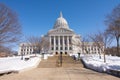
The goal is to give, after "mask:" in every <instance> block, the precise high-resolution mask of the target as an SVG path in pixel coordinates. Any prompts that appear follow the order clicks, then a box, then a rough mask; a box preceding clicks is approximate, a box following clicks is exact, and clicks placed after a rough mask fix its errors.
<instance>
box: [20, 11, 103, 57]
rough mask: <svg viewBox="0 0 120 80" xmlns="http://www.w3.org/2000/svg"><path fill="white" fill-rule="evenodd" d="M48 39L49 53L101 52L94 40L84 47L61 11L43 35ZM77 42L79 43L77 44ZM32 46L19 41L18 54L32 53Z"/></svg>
mask: <svg viewBox="0 0 120 80" xmlns="http://www.w3.org/2000/svg"><path fill="white" fill-rule="evenodd" d="M45 37H46V38H48V40H49V51H48V52H47V53H51V54H59V53H64V54H74V53H86V52H87V51H88V52H89V53H101V49H99V48H98V47H97V46H95V45H93V43H94V42H89V43H88V44H86V43H85V46H84V48H82V47H81V46H80V45H82V42H81V36H80V35H77V34H75V32H74V31H73V30H72V29H70V28H69V25H68V23H67V21H66V19H65V18H63V15H62V13H60V17H59V18H57V20H56V22H55V24H54V26H53V29H51V30H49V31H48V33H47V34H46V35H45ZM78 44H79V45H78ZM33 50H34V47H32V46H29V45H28V44H27V43H21V44H20V47H19V52H18V53H19V55H20V54H32V53H33V52H34V51H33Z"/></svg>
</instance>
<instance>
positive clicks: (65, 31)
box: [48, 28, 74, 34]
mask: <svg viewBox="0 0 120 80" xmlns="http://www.w3.org/2000/svg"><path fill="white" fill-rule="evenodd" d="M48 34H74V32H73V30H71V29H66V28H57V29H52V30H50V31H49V32H48Z"/></svg>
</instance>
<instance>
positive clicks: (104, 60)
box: [104, 52, 106, 63]
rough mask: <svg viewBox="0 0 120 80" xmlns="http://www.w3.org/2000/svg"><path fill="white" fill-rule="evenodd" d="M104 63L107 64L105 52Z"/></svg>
mask: <svg viewBox="0 0 120 80" xmlns="http://www.w3.org/2000/svg"><path fill="white" fill-rule="evenodd" d="M104 63H106V57H105V52H104Z"/></svg>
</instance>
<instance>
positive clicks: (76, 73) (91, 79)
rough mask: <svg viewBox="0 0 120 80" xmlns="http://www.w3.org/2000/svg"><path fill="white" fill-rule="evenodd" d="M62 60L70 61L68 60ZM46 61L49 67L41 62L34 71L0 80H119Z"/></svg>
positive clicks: (4, 77)
mask: <svg viewBox="0 0 120 80" xmlns="http://www.w3.org/2000/svg"><path fill="white" fill-rule="evenodd" d="M64 58H65V60H70V58H68V59H66V57H64ZM48 60H49V62H51V63H50V64H49V65H48V64H47V63H48V62H47V61H43V63H41V64H42V65H41V64H40V65H39V66H38V68H36V69H33V70H30V71H25V72H22V73H18V74H15V73H12V74H9V75H3V76H0V80H120V78H117V77H114V76H111V75H108V74H104V73H98V72H95V71H92V70H89V69H85V68H83V67H82V66H81V64H77V63H74V62H71V61H69V62H68V61H64V62H67V64H66V63H64V64H63V67H55V65H53V64H54V62H55V61H54V59H53V58H52V59H48ZM46 64H47V65H46ZM68 66H69V67H68ZM44 67H46V68H44Z"/></svg>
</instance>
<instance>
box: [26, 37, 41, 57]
mask: <svg viewBox="0 0 120 80" xmlns="http://www.w3.org/2000/svg"><path fill="white" fill-rule="evenodd" d="M27 41H28V45H29V46H32V47H33V52H34V53H35V55H36V53H40V52H41V50H42V46H41V42H42V39H41V37H36V36H30V37H28V39H27Z"/></svg>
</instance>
